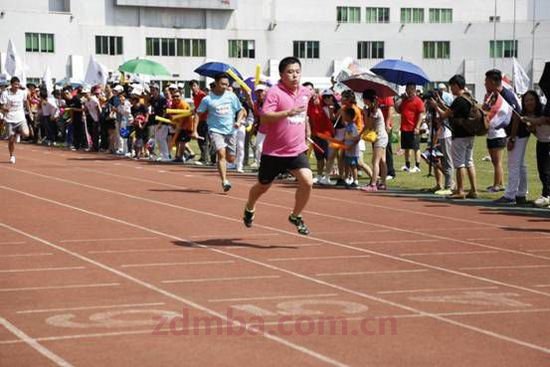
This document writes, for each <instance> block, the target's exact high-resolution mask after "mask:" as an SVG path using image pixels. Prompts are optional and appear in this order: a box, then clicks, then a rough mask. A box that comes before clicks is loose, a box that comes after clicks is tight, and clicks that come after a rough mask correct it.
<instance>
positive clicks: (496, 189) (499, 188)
mask: <svg viewBox="0 0 550 367" xmlns="http://www.w3.org/2000/svg"><path fill="white" fill-rule="evenodd" d="M487 191H488V192H500V191H504V187H502V186H498V185H496V186H488V187H487Z"/></svg>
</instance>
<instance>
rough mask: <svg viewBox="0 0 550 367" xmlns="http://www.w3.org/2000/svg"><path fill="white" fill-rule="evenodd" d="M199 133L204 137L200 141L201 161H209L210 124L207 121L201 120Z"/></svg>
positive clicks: (198, 128)
mask: <svg viewBox="0 0 550 367" xmlns="http://www.w3.org/2000/svg"><path fill="white" fill-rule="evenodd" d="M197 133H198V134H199V136H200V137H202V138H203V139H200V140H199V141H198V144H199V149H200V150H201V158H200V161H201V162H202V163H208V161H209V160H210V135H209V134H208V124H207V123H206V121H199V126H198V127H197Z"/></svg>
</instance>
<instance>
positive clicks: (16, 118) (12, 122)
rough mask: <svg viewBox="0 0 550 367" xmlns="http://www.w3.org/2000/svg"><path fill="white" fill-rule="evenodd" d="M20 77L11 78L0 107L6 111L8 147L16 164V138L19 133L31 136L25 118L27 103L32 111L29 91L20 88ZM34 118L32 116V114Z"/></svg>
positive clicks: (0, 98) (0, 97) (2, 96)
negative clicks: (28, 98) (28, 96)
mask: <svg viewBox="0 0 550 367" xmlns="http://www.w3.org/2000/svg"><path fill="white" fill-rule="evenodd" d="M20 86H21V84H20V81H19V78H18V77H16V76H14V77H13V78H11V80H10V88H8V89H6V90H5V91H4V92H3V93H2V95H1V96H0V108H1V109H2V112H3V113H4V115H5V116H4V121H5V123H6V126H7V129H8V136H9V143H8V149H9V152H10V160H9V162H10V163H12V164H15V155H14V151H15V140H16V139H17V134H20V135H22V136H23V137H27V136H29V126H28V125H27V120H26V119H25V105H26V107H27V109H28V111H30V106H29V102H28V100H27V91H26V90H22V89H20ZM31 119H32V116H31Z"/></svg>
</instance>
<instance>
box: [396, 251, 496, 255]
mask: <svg viewBox="0 0 550 367" xmlns="http://www.w3.org/2000/svg"><path fill="white" fill-rule="evenodd" d="M498 253H499V252H498V251H492V250H488V251H454V252H453V251H449V252H411V253H406V254H399V256H447V255H483V254H498Z"/></svg>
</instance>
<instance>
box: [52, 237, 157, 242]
mask: <svg viewBox="0 0 550 367" xmlns="http://www.w3.org/2000/svg"><path fill="white" fill-rule="evenodd" d="M158 239H159V238H158V237H124V238H121V237H118V238H88V239H84V238H83V239H75V240H59V241H58V242H59V243H72V242H106V241H108V242H111V241H113V242H115V241H145V240H158Z"/></svg>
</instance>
